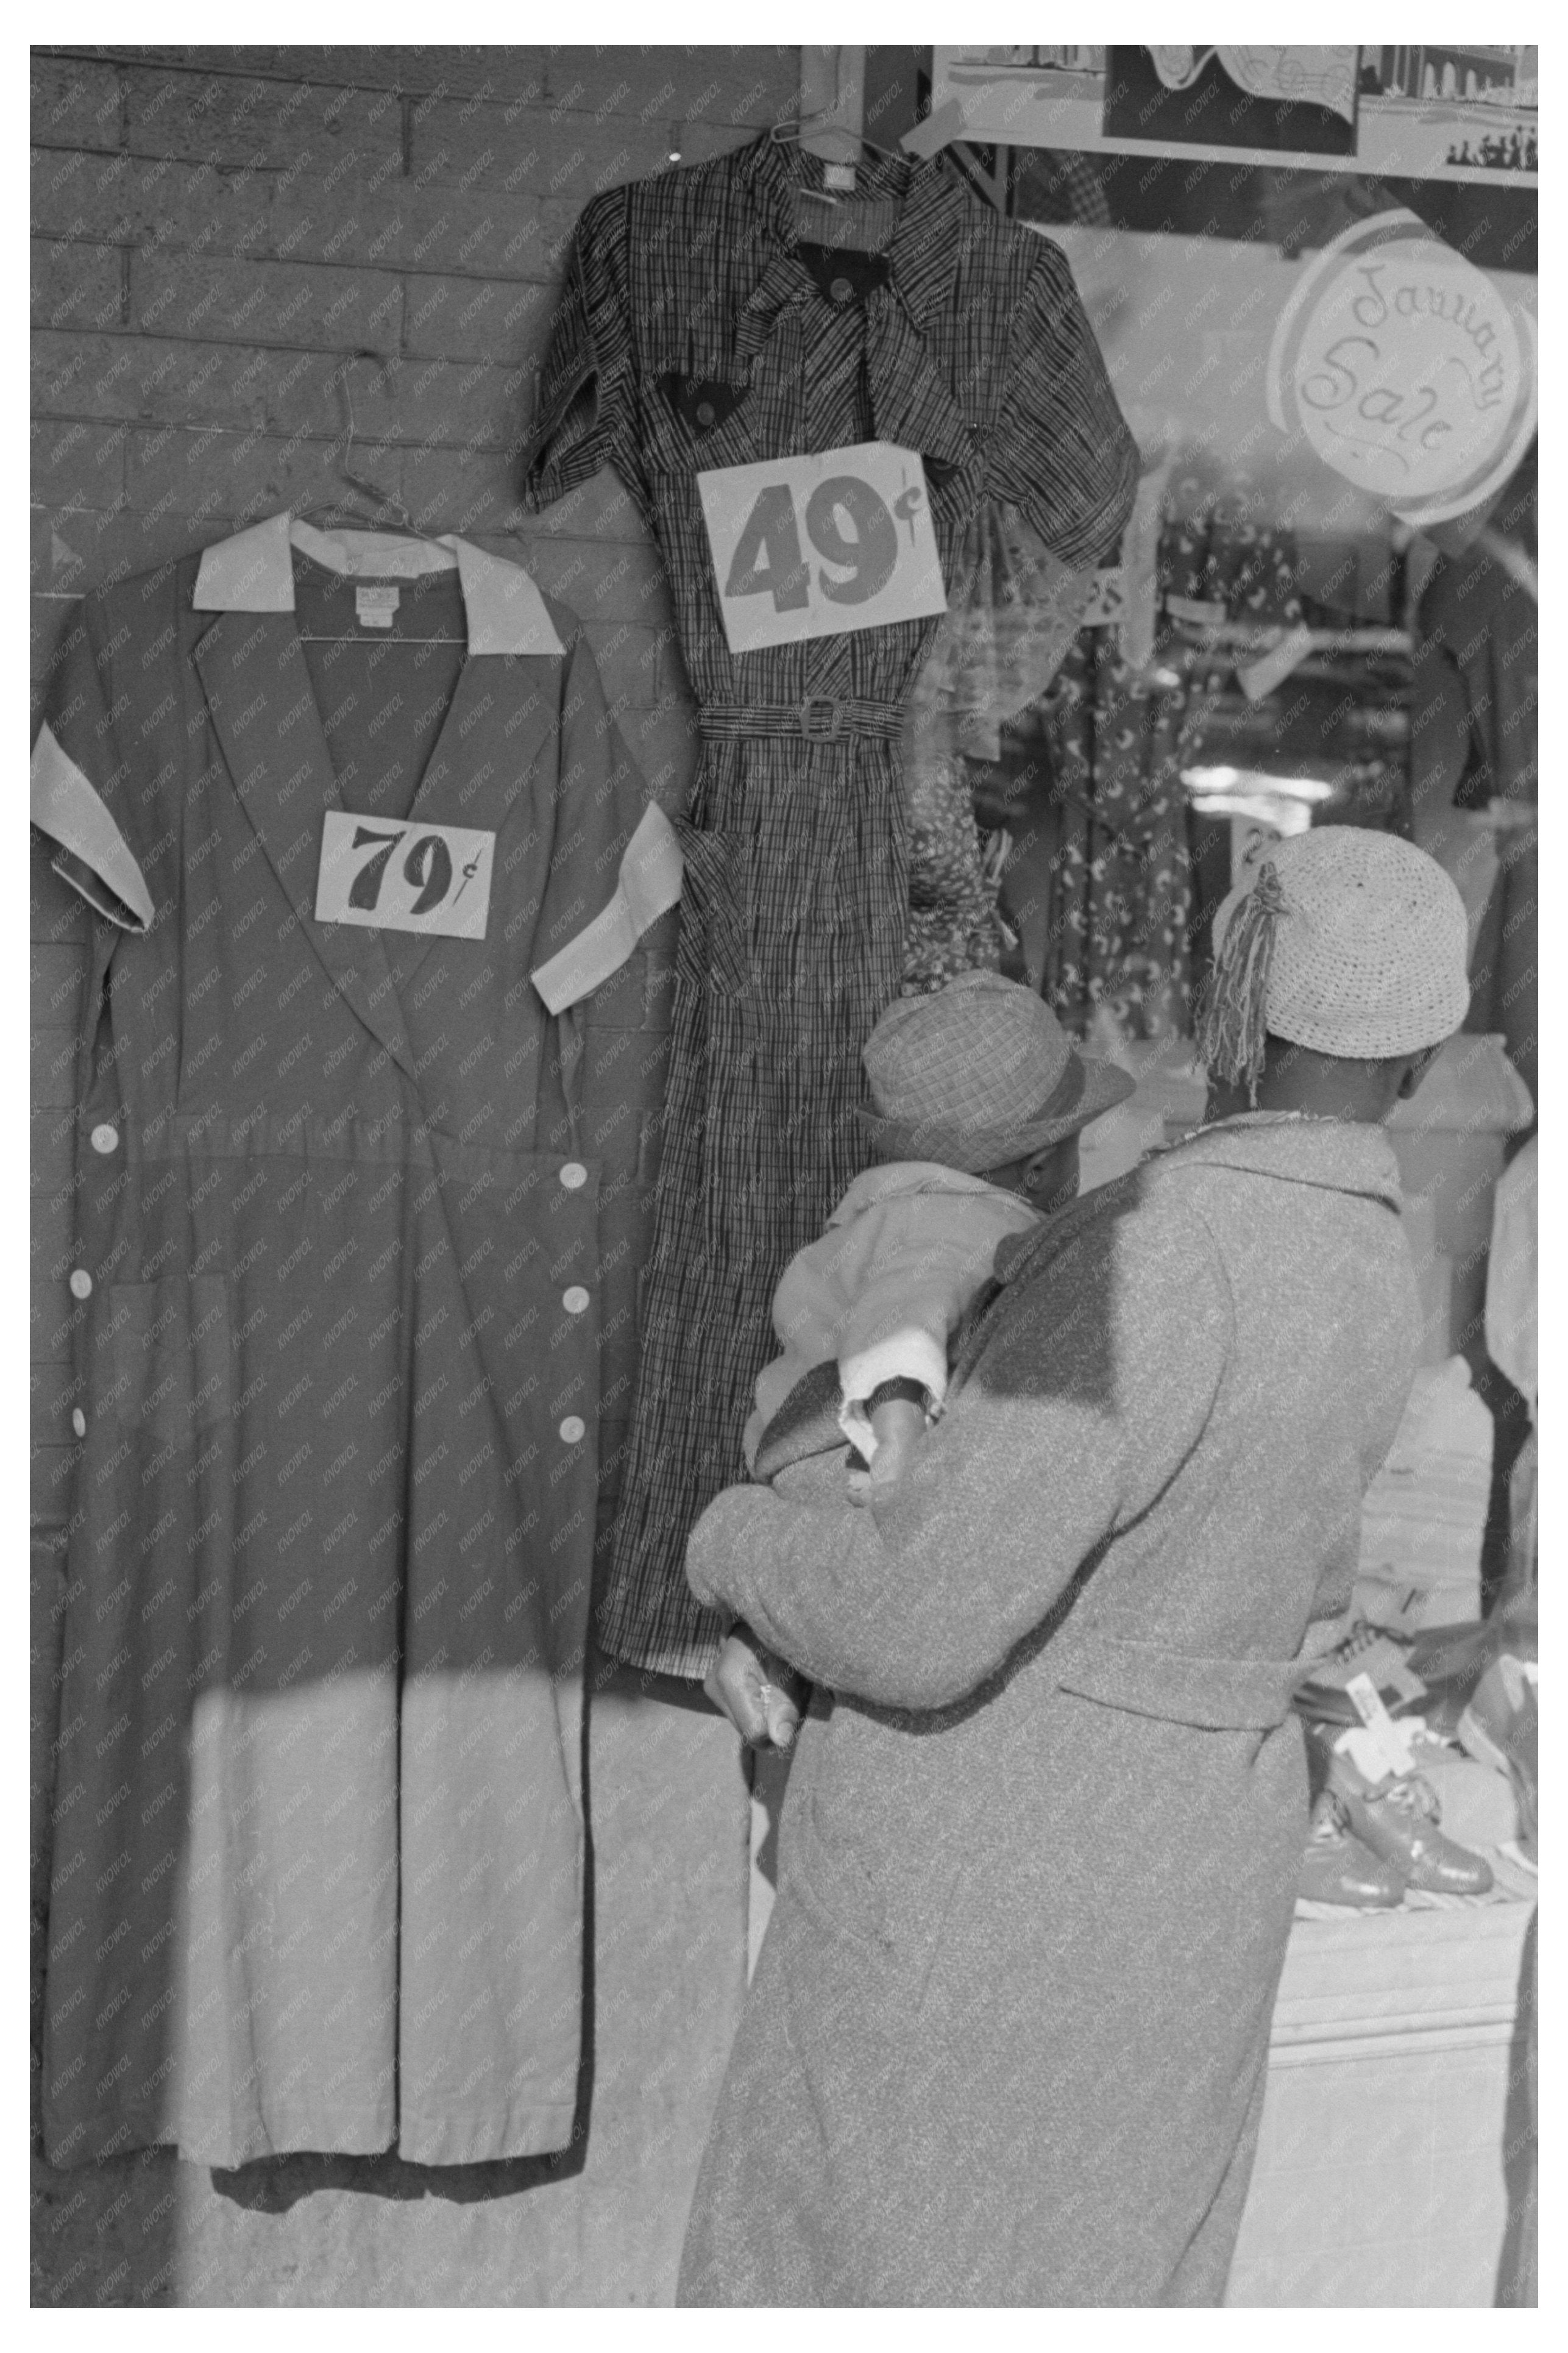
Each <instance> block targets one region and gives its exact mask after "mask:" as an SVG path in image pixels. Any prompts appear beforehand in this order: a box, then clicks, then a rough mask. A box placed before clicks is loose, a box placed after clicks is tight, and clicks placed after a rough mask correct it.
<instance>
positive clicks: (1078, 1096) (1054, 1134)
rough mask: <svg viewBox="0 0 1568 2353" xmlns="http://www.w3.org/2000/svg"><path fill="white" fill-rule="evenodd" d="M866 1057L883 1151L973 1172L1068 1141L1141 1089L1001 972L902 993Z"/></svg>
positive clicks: (873, 1121)
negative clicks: (1092, 1054) (922, 993)
mask: <svg viewBox="0 0 1568 2353" xmlns="http://www.w3.org/2000/svg"><path fill="white" fill-rule="evenodd" d="M860 1059H861V1061H862V1062H863V1063H864V1065H865V1069H866V1077H867V1080H868V1082H869V1085H870V1089H871V1100H872V1103H873V1104H874V1105H875V1109H874V1110H872V1111H862V1112H861V1113H859V1118H860V1121H861V1124H862V1125H863V1126H864V1128H865V1130H866V1132H867V1134H868V1136H869V1137H870V1139H871V1142H872V1144H873V1145H874V1146H875V1148H876V1150H877V1153H878V1155H879V1157H880V1158H881V1159H883V1160H940V1161H942V1163H944V1165H945V1166H948V1167H950V1168H962V1169H964V1170H966V1171H968V1172H969V1173H971V1174H979V1173H980V1172H982V1171H983V1170H984V1169H987V1168H1000V1167H1003V1166H1005V1165H1006V1163H1007V1162H1009V1161H1012V1160H1021V1159H1023V1158H1024V1157H1025V1156H1026V1154H1028V1153H1031V1152H1042V1151H1044V1150H1045V1148H1046V1147H1047V1145H1052V1144H1060V1143H1062V1142H1064V1141H1065V1139H1066V1138H1067V1137H1068V1136H1069V1135H1076V1134H1078V1131H1079V1128H1080V1127H1087V1125H1088V1124H1089V1121H1090V1120H1091V1119H1098V1118H1099V1117H1100V1113H1101V1112H1106V1111H1110V1109H1111V1107H1112V1106H1113V1105H1114V1104H1116V1103H1121V1102H1123V1101H1124V1100H1125V1099H1126V1097H1127V1096H1128V1095H1130V1094H1131V1092H1132V1081H1131V1079H1130V1078H1129V1077H1128V1075H1127V1073H1126V1071H1119V1070H1118V1069H1117V1068H1116V1065H1115V1064H1114V1063H1113V1062H1100V1061H1094V1060H1090V1059H1089V1056H1088V1055H1085V1054H1080V1053H1079V1052H1078V1050H1076V1048H1075V1047H1074V1045H1073V1043H1072V1041H1071V1039H1069V1038H1068V1035H1067V1032H1066V1031H1065V1030H1064V1029H1063V1028H1062V1026H1061V1023H1060V1022H1059V1021H1058V1019H1057V1017H1056V1015H1055V1014H1054V1013H1053V1012H1052V1011H1051V1008H1050V1007H1049V1006H1048V1005H1047V1003H1046V1002H1045V1000H1044V998H1043V997H1037V996H1036V995H1035V992H1034V990H1033V989H1032V988H1023V987H1020V986H1019V985H1018V983H1017V982H1016V981H1013V980H1004V979H1003V978H1002V977H1001V976H1000V975H999V974H997V973H994V972H966V973H961V974H960V975H959V976H958V978H957V979H956V980H952V981H949V982H948V984H947V986H946V987H944V988H940V989H938V990H937V991H936V992H935V993H934V994H933V995H931V996H927V997H899V998H898V999H896V1000H895V1002H894V1003H893V1004H891V1005H889V1008H888V1009H887V1011H886V1012H885V1013H884V1014H883V1016H882V1018H881V1019H880V1020H879V1022H878V1024H877V1026H876V1028H875V1029H873V1030H872V1032H871V1035H870V1037H869V1038H868V1039H867V1041H866V1047H865V1050H864V1052H863V1053H862V1055H861V1057H860Z"/></svg>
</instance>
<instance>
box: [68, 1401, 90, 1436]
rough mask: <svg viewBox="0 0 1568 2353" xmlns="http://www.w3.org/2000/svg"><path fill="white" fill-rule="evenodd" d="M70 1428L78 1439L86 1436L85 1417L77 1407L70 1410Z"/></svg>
mask: <svg viewBox="0 0 1568 2353" xmlns="http://www.w3.org/2000/svg"><path fill="white" fill-rule="evenodd" d="M71 1428H72V1429H73V1430H75V1432H76V1434H77V1436H78V1437H79V1438H85V1437H86V1436H87V1416H86V1414H85V1413H83V1411H82V1409H81V1408H80V1406H79V1405H78V1406H73V1407H72V1408H71Z"/></svg>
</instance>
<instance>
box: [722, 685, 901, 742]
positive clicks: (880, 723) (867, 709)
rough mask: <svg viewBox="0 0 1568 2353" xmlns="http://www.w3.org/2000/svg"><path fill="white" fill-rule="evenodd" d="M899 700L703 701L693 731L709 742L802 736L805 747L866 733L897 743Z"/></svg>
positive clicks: (826, 696) (818, 697) (816, 696)
mask: <svg viewBox="0 0 1568 2353" xmlns="http://www.w3.org/2000/svg"><path fill="white" fill-rule="evenodd" d="M904 717H905V713H904V709H903V705H902V704H901V703H898V702H865V701H862V700H860V699H858V697H855V696H852V695H846V696H842V697H839V696H835V695H830V694H811V695H807V697H806V699H805V702H705V703H703V704H702V705H701V706H700V709H699V711H698V713H697V732H698V733H699V734H700V735H706V736H707V737H709V738H710V741H713V742H728V743H733V742H739V741H741V740H742V739H743V738H744V737H746V736H748V735H804V736H805V738H806V740H807V741H808V742H809V743H813V744H834V743H837V742H839V741H840V740H841V739H843V738H844V737H846V736H850V735H869V736H872V737H874V738H876V739H877V740H878V741H879V742H880V743H883V744H896V743H897V742H898V740H899V738H900V735H901V734H902V733H903V732H904Z"/></svg>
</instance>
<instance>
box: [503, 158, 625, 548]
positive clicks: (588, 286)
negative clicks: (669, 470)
mask: <svg viewBox="0 0 1568 2353" xmlns="http://www.w3.org/2000/svg"><path fill="white" fill-rule="evenodd" d="M634 421H635V403H634V398H633V382H632V325H631V310H630V300H629V294H628V290H627V286H626V192H625V190H624V189H620V188H612V189H610V190H608V191H606V193H605V195H602V196H596V197H595V199H594V201H593V203H592V204H590V205H588V206H585V208H584V212H583V215H582V217H581V218H580V219H579V221H578V223H577V227H576V230H575V232H574V236H573V239H572V247H571V251H570V252H569V254H568V256H567V260H566V280H565V283H564V285H563V288H562V292H561V301H560V303H559V305H558V306H557V309H556V312H555V319H554V322H553V324H552V328H551V333H550V346H549V349H548V351H547V352H546V353H545V357H544V365H543V367H542V370H541V372H540V378H539V397H538V404H537V406H536V408H535V411H534V417H533V424H532V427H531V432H530V436H529V440H528V447H527V450H526V453H525V456H524V459H523V495H524V497H525V498H526V500H527V501H528V503H529V505H530V506H531V507H532V508H533V509H534V510H535V511H536V512H537V510H538V509H539V508H541V507H547V506H549V505H550V504H551V503H552V501H554V500H556V499H558V498H561V497H563V495H564V494H565V492H566V491H572V490H575V489H576V488H577V486H578V485H579V484H580V483H582V482H585V481H586V480H588V478H589V476H590V475H591V474H594V473H595V472H596V471H597V470H598V469H599V468H600V467H601V466H613V467H614V468H615V470H616V472H617V473H618V474H619V475H620V476H621V478H622V480H624V481H625V482H626V485H627V487H628V489H630V490H632V491H639V490H640V482H641V472H640V468H639V467H638V465H637V455H636V435H635V431H634Z"/></svg>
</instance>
